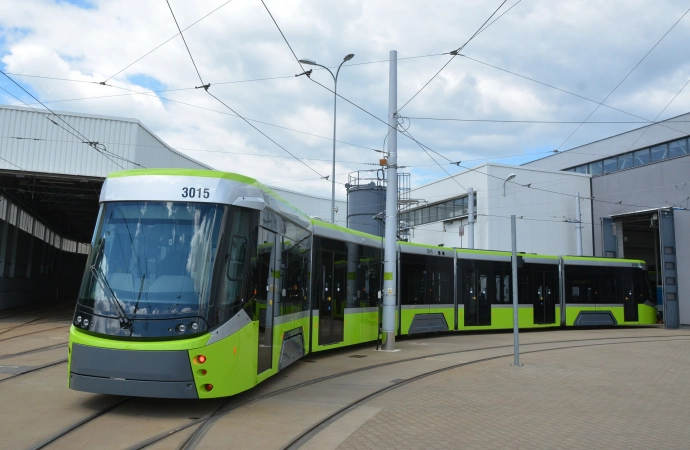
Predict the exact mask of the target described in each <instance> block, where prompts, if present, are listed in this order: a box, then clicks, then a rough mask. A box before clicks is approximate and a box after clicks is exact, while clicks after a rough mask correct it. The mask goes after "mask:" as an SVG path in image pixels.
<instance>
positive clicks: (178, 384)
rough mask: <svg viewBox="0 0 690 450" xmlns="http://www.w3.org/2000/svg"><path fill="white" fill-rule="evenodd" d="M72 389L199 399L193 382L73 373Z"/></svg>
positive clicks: (138, 395) (114, 393)
mask: <svg viewBox="0 0 690 450" xmlns="http://www.w3.org/2000/svg"><path fill="white" fill-rule="evenodd" d="M69 378H70V388H72V389H74V390H77V391H85V392H95V393H99V394H111V395H125V396H131V397H159V398H199V396H198V395H197V393H196V389H194V382H193V381H168V382H166V381H139V380H122V379H116V378H100V377H90V376H86V375H78V374H76V373H71V374H70V376H69Z"/></svg>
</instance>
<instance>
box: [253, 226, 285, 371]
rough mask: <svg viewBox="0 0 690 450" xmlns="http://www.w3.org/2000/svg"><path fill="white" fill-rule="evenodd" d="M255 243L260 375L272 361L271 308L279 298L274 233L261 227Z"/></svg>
mask: <svg viewBox="0 0 690 450" xmlns="http://www.w3.org/2000/svg"><path fill="white" fill-rule="evenodd" d="M258 241H259V242H260V244H259V245H258V254H257V265H256V268H255V272H254V274H255V278H254V280H255V281H254V286H255V292H256V296H257V303H256V305H257V306H256V308H257V312H258V314H257V315H258V317H259V340H258V361H257V373H261V372H263V371H264V370H267V369H270V368H271V366H272V361H273V317H274V314H273V306H274V305H275V300H278V299H279V297H278V295H280V275H279V274H280V256H279V255H280V251H279V250H280V248H279V247H280V246H279V245H276V234H275V233H272V232H270V231H268V230H266V229H265V228H261V227H259V239H258ZM276 283H278V285H276Z"/></svg>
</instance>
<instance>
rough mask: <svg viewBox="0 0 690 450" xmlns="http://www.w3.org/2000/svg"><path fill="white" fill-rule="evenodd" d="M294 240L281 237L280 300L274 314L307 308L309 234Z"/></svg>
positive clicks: (295, 311) (283, 313)
mask: <svg viewBox="0 0 690 450" xmlns="http://www.w3.org/2000/svg"><path fill="white" fill-rule="evenodd" d="M300 237H301V238H302V240H301V241H298V242H294V241H291V240H289V239H287V238H284V239H283V251H282V255H281V264H280V287H279V290H280V292H279V294H280V302H279V306H280V307H279V308H278V309H277V311H276V315H280V316H282V315H286V314H293V313H297V312H300V311H303V310H305V309H307V304H306V302H307V292H306V286H307V283H306V276H307V254H308V252H309V247H308V245H307V241H308V238H309V236H308V235H306V236H304V237H302V236H299V237H298V238H300Z"/></svg>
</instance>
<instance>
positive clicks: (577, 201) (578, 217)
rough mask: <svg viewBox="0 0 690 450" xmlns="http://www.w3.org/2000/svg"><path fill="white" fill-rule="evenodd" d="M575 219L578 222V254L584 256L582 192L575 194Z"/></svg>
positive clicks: (576, 228) (576, 227)
mask: <svg viewBox="0 0 690 450" xmlns="http://www.w3.org/2000/svg"><path fill="white" fill-rule="evenodd" d="M575 220H576V221H577V224H576V226H575V230H576V235H575V237H576V239H577V256H582V214H580V193H579V192H578V193H577V194H576V195H575Z"/></svg>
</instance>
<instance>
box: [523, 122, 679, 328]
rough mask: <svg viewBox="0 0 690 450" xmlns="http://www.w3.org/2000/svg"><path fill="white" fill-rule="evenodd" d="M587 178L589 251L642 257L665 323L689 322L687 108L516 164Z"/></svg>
mask: <svg viewBox="0 0 690 450" xmlns="http://www.w3.org/2000/svg"><path fill="white" fill-rule="evenodd" d="M523 167H525V168H531V169H543V170H553V171H563V172H564V173H573V172H574V173H580V174H584V175H585V176H588V177H590V183H591V186H592V197H593V199H592V201H591V202H587V204H586V205H585V206H586V207H588V208H589V209H590V210H591V216H592V219H593V220H592V222H593V223H592V232H593V233H592V234H593V236H592V238H593V243H594V254H595V255H596V256H607V257H614V258H629V259H642V260H644V261H645V262H646V263H647V267H648V268H649V273H650V275H651V277H650V281H652V283H653V284H654V285H655V286H656V287H657V298H658V301H659V306H658V308H659V309H660V310H663V315H664V323H665V324H666V325H667V327H669V328H677V327H682V328H690V113H689V114H683V115H680V116H677V117H673V118H670V119H668V120H664V121H661V122H656V123H652V124H650V125H647V126H644V127H640V128H637V129H635V130H630V131H627V132H625V133H621V134H618V135H615V136H610V137H608V138H605V139H601V140H598V141H596V142H592V143H589V144H585V145H582V146H579V147H576V148H573V149H570V150H567V151H564V152H558V153H555V154H553V155H550V156H548V157H546V158H542V159H539V160H536V161H532V162H529V163H526V164H524V165H523Z"/></svg>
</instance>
